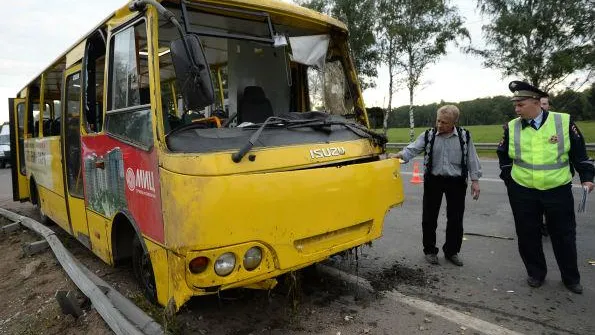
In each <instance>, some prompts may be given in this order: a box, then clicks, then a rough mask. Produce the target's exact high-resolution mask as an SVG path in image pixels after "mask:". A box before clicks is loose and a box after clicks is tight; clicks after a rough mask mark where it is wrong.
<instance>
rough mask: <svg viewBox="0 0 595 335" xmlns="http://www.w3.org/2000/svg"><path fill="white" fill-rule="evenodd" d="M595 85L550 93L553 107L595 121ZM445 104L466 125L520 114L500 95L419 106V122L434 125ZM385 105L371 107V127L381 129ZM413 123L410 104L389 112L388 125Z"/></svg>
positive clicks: (504, 118) (485, 123)
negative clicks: (458, 113)
mask: <svg viewBox="0 0 595 335" xmlns="http://www.w3.org/2000/svg"><path fill="white" fill-rule="evenodd" d="M593 103H595V84H593V85H592V86H591V87H590V88H588V89H586V90H584V91H583V92H575V91H571V90H567V91H564V92H561V93H559V94H555V95H551V96H550V104H551V110H553V111H559V112H564V113H568V114H570V115H571V116H572V117H573V119H574V120H576V121H586V120H595V111H594V110H595V105H593ZM445 104H454V105H457V106H458V107H459V109H460V110H461V117H460V119H459V124H460V125H463V126H471V125H490V124H498V125H501V124H504V123H505V122H507V121H509V120H511V119H513V118H515V117H516V114H515V113H514V108H513V106H512V103H511V102H510V98H509V97H504V96H496V97H492V98H480V99H475V100H468V101H461V102H445V101H441V102H440V103H433V104H429V105H422V106H415V123H416V124H417V125H418V126H420V127H422V128H423V129H425V128H427V127H432V126H433V125H434V122H435V120H436V110H438V107H440V106H442V105H445ZM381 110H382V109H381V108H378V107H373V108H368V113H369V118H370V123H371V126H372V127H374V128H381V127H382V125H381V123H380V124H379V123H377V118H378V116H377V115H378V114H381V113H382V112H381ZM407 126H409V106H401V107H398V108H394V109H393V110H392V112H391V113H390V114H389V119H388V127H389V128H401V127H407Z"/></svg>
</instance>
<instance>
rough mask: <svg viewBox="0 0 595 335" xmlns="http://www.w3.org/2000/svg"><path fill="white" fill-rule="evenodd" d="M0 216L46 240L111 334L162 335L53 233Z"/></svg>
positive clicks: (32, 222) (22, 218)
mask: <svg viewBox="0 0 595 335" xmlns="http://www.w3.org/2000/svg"><path fill="white" fill-rule="evenodd" d="M0 215H2V216H4V217H5V218H7V219H8V220H10V221H13V222H14V223H13V224H15V223H16V224H21V225H23V226H25V227H27V228H29V229H31V230H32V231H34V232H36V233H37V234H39V235H40V236H42V237H43V238H45V239H46V241H47V242H48V244H49V246H50V248H52V251H53V252H54V255H55V256H56V258H57V259H58V261H59V262H60V264H61V265H62V267H63V268H64V270H65V271H66V273H68V275H69V276H70V279H72V281H73V282H74V283H75V284H76V286H77V287H78V288H79V289H80V290H81V291H82V292H83V294H85V295H86V296H87V297H88V298H89V299H90V300H91V303H92V304H93V306H94V307H95V309H96V310H97V312H98V313H99V314H100V315H101V317H102V318H103V319H104V320H105V322H106V323H107V324H108V326H109V327H110V328H111V329H112V330H113V331H114V333H116V334H124V335H137V334H138V335H142V334H150V335H157V334H164V332H163V328H162V327H161V325H160V324H158V323H157V322H155V321H154V320H153V319H152V318H151V317H149V316H148V315H147V314H146V313H145V312H144V311H143V310H141V309H140V308H138V307H137V306H136V305H134V304H133V303H132V302H131V301H130V300H128V299H126V297H124V296H123V295H121V294H120V293H119V292H118V291H117V290H116V289H114V288H113V287H111V286H110V285H109V284H107V283H106V282H104V281H103V280H101V279H100V278H99V277H97V276H95V275H93V274H92V273H91V272H90V271H89V270H88V269H87V268H86V267H85V266H83V265H82V264H81V263H79V261H78V260H77V259H76V258H75V257H74V256H72V254H71V253H70V252H69V251H68V250H67V249H66V248H65V247H64V245H62V242H60V240H59V239H58V237H57V236H56V234H55V232H54V231H53V230H51V229H50V228H48V227H46V226H44V225H42V224H41V223H39V222H37V221H35V220H33V219H31V218H28V217H26V216H22V215H19V214H16V213H13V212H11V211H8V210H6V209H3V208H0ZM13 224H10V225H13ZM10 225H8V226H10ZM104 291H105V292H106V293H104Z"/></svg>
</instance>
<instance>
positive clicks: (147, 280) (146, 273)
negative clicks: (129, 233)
mask: <svg viewBox="0 0 595 335" xmlns="http://www.w3.org/2000/svg"><path fill="white" fill-rule="evenodd" d="M132 269H133V271H134V276H135V277H136V280H137V281H138V283H139V285H140V289H141V290H142V291H143V294H144V295H145V297H146V298H147V299H148V300H149V301H150V302H151V303H153V304H157V289H156V287H155V276H154V275H153V266H152V265H151V258H150V257H149V254H147V253H146V252H145V251H144V249H143V246H142V245H141V242H140V239H139V237H138V236H135V237H134V240H133V241H132Z"/></svg>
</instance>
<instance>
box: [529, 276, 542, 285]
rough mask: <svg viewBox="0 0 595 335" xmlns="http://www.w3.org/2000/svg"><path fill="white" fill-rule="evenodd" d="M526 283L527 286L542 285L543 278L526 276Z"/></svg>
mask: <svg viewBox="0 0 595 335" xmlns="http://www.w3.org/2000/svg"><path fill="white" fill-rule="evenodd" d="M527 284H529V286H531V287H540V286H541V285H543V280H539V279H537V278H533V277H529V278H527Z"/></svg>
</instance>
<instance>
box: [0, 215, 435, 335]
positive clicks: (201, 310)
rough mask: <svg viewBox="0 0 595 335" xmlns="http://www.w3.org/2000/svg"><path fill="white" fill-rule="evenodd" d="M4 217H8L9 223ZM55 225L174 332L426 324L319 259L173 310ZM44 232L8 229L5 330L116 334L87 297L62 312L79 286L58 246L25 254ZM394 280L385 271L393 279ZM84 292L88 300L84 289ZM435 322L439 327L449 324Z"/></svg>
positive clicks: (1, 244) (2, 239) (1, 259)
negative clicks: (74, 311) (64, 299)
mask: <svg viewBox="0 0 595 335" xmlns="http://www.w3.org/2000/svg"><path fill="white" fill-rule="evenodd" d="M23 207H24V208H25V210H16V209H14V208H13V211H17V212H19V213H20V214H21V215H27V216H30V217H34V218H35V215H34V213H32V212H31V211H32V209H29V208H27V206H24V205H22V204H20V205H19V207H18V208H19V209H21V208H23ZM2 220H3V221H2V223H1V224H7V223H8V222H6V221H5V220H4V219H2ZM51 228H52V229H53V230H54V231H55V232H56V235H57V236H58V237H59V238H60V240H61V241H62V243H63V244H64V245H65V246H66V247H67V248H68V250H69V251H70V252H71V253H72V254H73V255H74V256H75V257H76V258H77V259H78V260H79V261H81V263H82V264H84V265H85V266H87V268H89V270H91V271H92V272H93V273H95V274H96V275H98V276H99V277H101V278H102V279H103V280H105V281H106V282H108V283H109V284H110V285H112V286H113V287H114V288H116V289H117V290H118V291H119V292H120V293H122V294H123V295H125V296H127V297H128V298H129V299H131V300H132V301H133V302H134V303H136V304H137V305H138V306H139V307H141V308H142V309H143V310H145V311H146V312H147V313H148V314H149V315H151V316H152V317H153V318H154V319H155V320H156V321H157V322H159V323H161V324H162V325H163V326H164V328H165V329H167V331H168V333H170V334H230V335H242V334H245V335H248V334H333V335H334V334H337V333H341V334H386V333H387V329H392V328H394V327H395V326H394V322H395V320H394V318H395V313H401V314H403V317H404V318H407V319H409V320H410V323H408V324H401V325H399V327H401V328H402V329H401V328H400V330H404V331H405V330H407V329H408V330H407V332H411V331H414V330H417V329H418V327H419V326H420V325H423V315H421V314H419V315H415V313H414V314H408V312H407V311H406V310H404V309H399V310H398V311H397V312H396V311H395V310H394V309H393V308H394V306H390V307H387V306H385V304H387V302H386V301H383V300H382V299H381V298H380V297H378V296H375V295H371V294H368V293H366V292H364V291H362V290H360V289H358V288H357V287H353V286H349V285H348V284H346V283H344V282H341V281H339V280H337V279H334V278H332V277H327V276H323V275H321V274H319V273H318V272H317V271H316V269H315V267H310V268H307V269H305V270H304V271H300V272H296V273H291V274H289V275H285V276H283V277H281V278H279V280H280V283H279V285H278V286H277V287H276V288H275V289H274V290H271V291H259V290H248V289H237V290H229V291H223V292H220V293H219V294H218V295H212V296H206V297H195V298H193V299H191V300H190V301H189V302H188V303H187V304H186V305H184V306H183V307H182V309H181V310H180V311H179V312H178V313H177V314H176V315H174V316H173V317H170V318H167V317H166V314H165V313H164V310H163V309H162V308H160V307H157V306H154V305H151V304H149V303H148V302H147V300H146V299H145V298H144V297H143V295H142V293H140V291H139V290H138V288H137V285H136V283H135V281H134V280H133V276H132V272H131V271H130V270H129V269H128V268H112V267H110V266H108V265H106V264H105V263H103V262H102V261H101V260H100V259H98V258H97V257H96V256H94V255H93V254H92V253H91V252H90V251H89V250H87V249H86V248H85V247H84V246H82V245H81V244H80V243H79V242H78V241H76V240H75V239H74V238H72V237H71V236H70V235H68V234H67V233H66V232H64V231H63V230H61V229H60V228H59V227H57V226H52V227H51ZM39 239H40V238H39V237H38V236H37V235H36V234H34V233H33V232H31V231H28V230H27V229H24V228H22V229H19V230H18V231H15V232H12V233H10V234H7V235H1V236H0V296H1V297H2V299H1V300H0V334H35V335H37V334H111V333H112V332H111V330H110V329H109V328H108V326H107V325H106V324H105V322H104V321H103V319H102V318H101V316H100V315H99V314H98V313H97V312H96V311H95V310H94V309H93V307H92V306H90V304H89V303H86V304H83V310H84V313H85V314H84V315H83V316H82V317H80V318H78V319H74V318H73V317H71V316H64V315H63V314H62V312H61V310H60V307H59V305H58V303H57V302H56V300H55V298H54V295H55V293H56V291H58V290H74V291H76V292H78V290H77V288H76V286H75V285H74V283H73V282H72V281H71V280H70V279H69V277H68V275H67V274H66V273H65V272H64V271H63V269H62V267H61V266H60V264H59V263H58V261H57V260H56V259H55V257H54V255H53V253H52V252H51V250H46V251H45V252H43V253H40V254H37V255H34V256H31V257H25V256H24V255H23V251H22V245H23V244H24V243H28V242H34V241H37V240H39ZM391 280H392V279H391V277H390V276H386V277H385V278H384V281H385V282H386V285H389V283H388V282H390V281H391ZM78 294H79V297H80V301H81V303H82V302H83V300H84V297H83V296H81V295H80V293H78ZM418 319H419V320H418ZM434 327H435V328H436V330H438V329H440V328H444V325H440V324H436V325H435V326H434ZM388 333H390V332H388ZM439 333H443V332H442V331H440V332H439ZM430 334H431V332H430Z"/></svg>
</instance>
